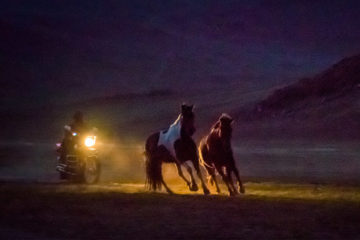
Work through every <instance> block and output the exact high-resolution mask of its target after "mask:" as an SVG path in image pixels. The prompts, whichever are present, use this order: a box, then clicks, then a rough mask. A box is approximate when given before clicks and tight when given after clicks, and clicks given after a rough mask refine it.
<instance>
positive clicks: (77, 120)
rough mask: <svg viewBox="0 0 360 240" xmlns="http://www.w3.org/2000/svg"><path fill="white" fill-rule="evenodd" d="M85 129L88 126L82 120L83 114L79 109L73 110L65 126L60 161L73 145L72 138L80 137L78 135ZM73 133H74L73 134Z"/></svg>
mask: <svg viewBox="0 0 360 240" xmlns="http://www.w3.org/2000/svg"><path fill="white" fill-rule="evenodd" d="M87 130H88V127H87V125H86V123H85V121H84V114H83V113H82V112H80V111H77V112H75V114H74V115H73V121H72V122H71V123H70V124H69V125H68V126H65V132H64V139H63V141H62V144H61V145H62V148H61V149H62V151H61V157H60V161H64V160H65V157H66V154H67V153H68V152H69V150H71V149H72V147H73V145H74V140H75V141H76V140H77V139H80V138H79V136H82V135H83V134H84V133H85V132H86V131H87ZM73 133H74V134H75V133H76V135H73ZM74 138H75V139H74Z"/></svg>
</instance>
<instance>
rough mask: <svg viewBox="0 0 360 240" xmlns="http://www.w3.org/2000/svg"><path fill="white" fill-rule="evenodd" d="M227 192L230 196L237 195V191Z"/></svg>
mask: <svg viewBox="0 0 360 240" xmlns="http://www.w3.org/2000/svg"><path fill="white" fill-rule="evenodd" d="M229 194H230V196H231V197H234V196H236V195H237V193H236V192H233V191H231V192H229Z"/></svg>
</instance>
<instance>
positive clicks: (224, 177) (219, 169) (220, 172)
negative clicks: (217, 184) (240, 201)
mask: <svg viewBox="0 0 360 240" xmlns="http://www.w3.org/2000/svg"><path fill="white" fill-rule="evenodd" d="M216 170H217V171H218V172H219V174H220V176H221V177H222V179H223V181H224V183H225V184H226V186H227V188H228V190H229V194H230V196H233V195H235V194H234V191H233V189H232V188H231V186H230V184H229V180H228V176H227V175H226V174H225V173H224V172H223V170H222V166H216Z"/></svg>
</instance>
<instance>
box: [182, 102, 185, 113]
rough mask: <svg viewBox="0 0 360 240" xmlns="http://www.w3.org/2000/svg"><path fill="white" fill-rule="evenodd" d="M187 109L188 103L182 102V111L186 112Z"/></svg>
mask: <svg viewBox="0 0 360 240" xmlns="http://www.w3.org/2000/svg"><path fill="white" fill-rule="evenodd" d="M185 109H186V104H185V103H182V104H181V112H184V111H185Z"/></svg>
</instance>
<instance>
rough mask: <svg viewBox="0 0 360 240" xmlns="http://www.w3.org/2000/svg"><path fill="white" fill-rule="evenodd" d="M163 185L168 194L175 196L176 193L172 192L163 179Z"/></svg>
mask: <svg viewBox="0 0 360 240" xmlns="http://www.w3.org/2000/svg"><path fill="white" fill-rule="evenodd" d="M161 183H162V185H164V187H165V190H166V192H167V193H169V194H174V192H173V191H171V189H170V188H169V187H168V186H167V185H166V183H165V181H164V179H161Z"/></svg>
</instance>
